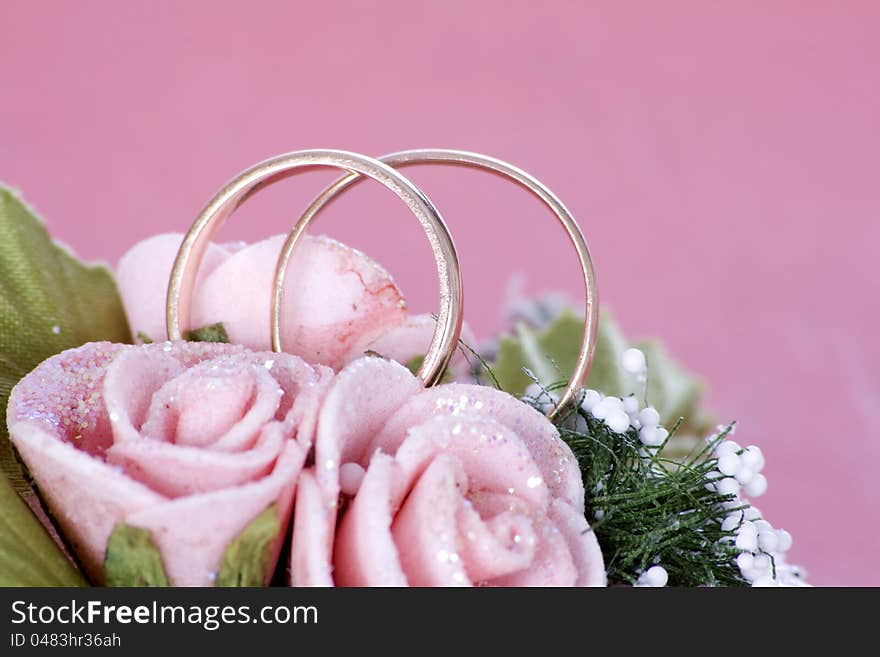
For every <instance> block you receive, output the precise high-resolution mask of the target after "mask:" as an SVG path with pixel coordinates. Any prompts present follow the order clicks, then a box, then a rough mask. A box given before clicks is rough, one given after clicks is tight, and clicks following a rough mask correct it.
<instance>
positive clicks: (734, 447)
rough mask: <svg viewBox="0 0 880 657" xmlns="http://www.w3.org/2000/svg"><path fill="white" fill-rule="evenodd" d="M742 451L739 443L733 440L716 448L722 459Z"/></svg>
mask: <svg viewBox="0 0 880 657" xmlns="http://www.w3.org/2000/svg"><path fill="white" fill-rule="evenodd" d="M741 449H742V447H740V446H739V445H738V444H737V443H735V442H733V441H732V440H725V441H724V442H722V443H721V444H720V445H718V447H716V448H715V453H716V454H717V455H718V456H719V458H720V457H722V456H724V455H725V454H736V453H737V452H739V451H740V450H741Z"/></svg>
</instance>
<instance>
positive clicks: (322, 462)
mask: <svg viewBox="0 0 880 657" xmlns="http://www.w3.org/2000/svg"><path fill="white" fill-rule="evenodd" d="M422 389H423V388H422V384H421V382H420V381H419V380H418V379H417V378H416V377H414V376H413V375H412V373H411V372H410V371H409V370H408V369H406V368H405V367H404V366H403V365H400V364H399V363H396V362H394V361H390V360H386V359H384V358H372V357H366V358H361V359H359V360H357V361H355V362H353V363H351V364H350V365H349V366H348V367H346V368H345V369H343V370H342V371H341V372H340V373H339V374H337V375H336V379H335V380H334V381H333V385H332V386H331V388H330V390H329V392H328V393H327V396H326V398H325V399H324V404H323V406H322V407H321V412H320V416H319V419H318V433H317V438H316V442H315V466H316V467H315V474H316V476H317V479H318V483H319V484H320V485H321V489H322V491H323V492H324V498H325V500H326V501H327V502H328V503H330V502H332V501H334V500H335V499H336V497H337V496H338V495H339V468H340V466H341V465H342V464H344V463H349V462H356V463H359V464H361V465H362V466H366V465H368V464H369V462H370V457H371V456H372V450H370V451H369V452H368V451H367V447H368V446H369V445H370V443H371V442H372V439H373V437H374V436H375V435H376V434H377V433H378V432H379V431H380V430H381V428H382V426H383V425H384V424H385V423H386V422H387V421H388V418H389V417H391V416H392V414H393V413H394V412H395V411H396V410H397V409H398V408H399V407H400V405H401V404H403V403H404V402H405V401H406V400H407V399H409V398H410V397H412V396H413V395H415V394H417V393H419V392H420V391H421V390H422Z"/></svg>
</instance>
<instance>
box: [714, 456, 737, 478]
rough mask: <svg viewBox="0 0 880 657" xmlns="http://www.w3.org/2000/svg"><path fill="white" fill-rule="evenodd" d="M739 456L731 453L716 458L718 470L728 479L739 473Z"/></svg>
mask: <svg viewBox="0 0 880 657" xmlns="http://www.w3.org/2000/svg"><path fill="white" fill-rule="evenodd" d="M739 467H740V461H739V456H737V455H736V454H734V453H733V452H731V453H730V454H725V455H724V456H720V457H719V458H718V469H719V470H720V471H721V472H722V473H723V474H726V475H727V476H728V477H733V476H735V475H736V473H737V472H738V471H739Z"/></svg>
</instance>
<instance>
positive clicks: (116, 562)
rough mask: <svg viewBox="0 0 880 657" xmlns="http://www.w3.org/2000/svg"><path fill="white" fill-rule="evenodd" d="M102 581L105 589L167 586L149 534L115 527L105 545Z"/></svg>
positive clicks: (124, 526) (158, 556) (122, 526)
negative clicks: (112, 587) (113, 587)
mask: <svg viewBox="0 0 880 657" xmlns="http://www.w3.org/2000/svg"><path fill="white" fill-rule="evenodd" d="M104 578H105V583H106V585H107V586H153V587H155V586H169V584H168V577H167V575H165V567H164V566H163V565H162V555H160V554H159V550H158V549H156V545H155V544H154V543H153V537H152V536H151V535H150V532H149V530H147V529H143V528H141V527H132V526H131V525H126V524H125V523H124V522H118V523H116V526H115V527H114V528H113V533H112V534H110V539H109V540H108V541H107V555H106V556H105V557H104Z"/></svg>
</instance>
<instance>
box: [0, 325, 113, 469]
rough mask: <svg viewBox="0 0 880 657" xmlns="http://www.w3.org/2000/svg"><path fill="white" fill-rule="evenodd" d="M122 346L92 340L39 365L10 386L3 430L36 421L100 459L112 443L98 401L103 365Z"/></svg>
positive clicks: (102, 405)
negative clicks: (11, 388)
mask: <svg viewBox="0 0 880 657" xmlns="http://www.w3.org/2000/svg"><path fill="white" fill-rule="evenodd" d="M124 348H125V347H124V346H123V345H115V344H111V343H109V342H93V343H89V344H86V345H84V346H82V347H79V348H77V349H68V350H67V351H63V352H61V353H60V354H56V355H55V356H52V357H51V358H48V359H47V360H44V361H43V362H42V363H40V364H39V365H38V366H37V367H36V369H34V370H33V372H31V373H30V374H28V375H27V376H26V377H24V378H23V379H22V380H21V381H20V382H19V383H18V385H16V386H15V388H13V390H12V393H11V394H10V397H9V405H8V406H7V415H6V421H7V426H9V427H11V426H12V425H14V424H16V423H17V422H20V421H22V420H33V421H35V422H39V423H40V424H41V425H42V426H43V428H44V429H45V430H46V431H49V432H50V433H54V434H57V435H58V437H59V438H60V439H61V440H66V441H68V442H70V443H73V444H74V445H75V446H76V447H77V448H78V449H81V450H83V451H84V452H87V453H89V454H93V455H96V456H100V455H102V454H103V453H104V450H106V449H107V448H108V447H109V446H110V445H111V444H112V442H113V433H112V431H111V430H110V419H109V417H108V415H107V410H106V408H105V407H104V403H103V400H102V399H101V390H102V389H103V383H104V375H105V373H106V369H107V364H108V363H109V362H110V360H111V359H112V358H113V357H114V356H115V355H116V354H117V352H118V351H119V350H121V349H124Z"/></svg>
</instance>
